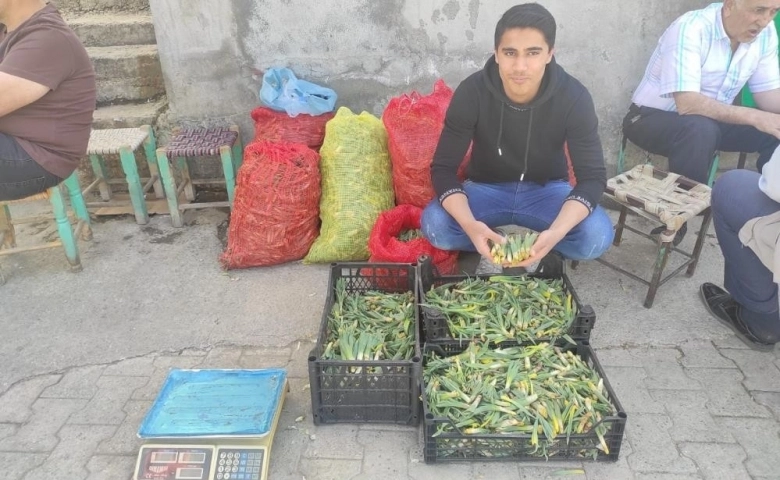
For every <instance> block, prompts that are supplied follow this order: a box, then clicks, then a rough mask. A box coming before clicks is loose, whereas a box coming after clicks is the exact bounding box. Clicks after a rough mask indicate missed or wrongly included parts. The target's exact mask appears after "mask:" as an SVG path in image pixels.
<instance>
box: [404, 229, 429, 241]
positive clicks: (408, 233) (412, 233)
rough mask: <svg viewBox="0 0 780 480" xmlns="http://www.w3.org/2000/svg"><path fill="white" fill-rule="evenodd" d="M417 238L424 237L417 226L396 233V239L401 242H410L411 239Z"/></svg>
mask: <svg viewBox="0 0 780 480" xmlns="http://www.w3.org/2000/svg"><path fill="white" fill-rule="evenodd" d="M418 238H424V236H423V233H422V230H420V229H419V228H416V229H412V230H403V231H402V232H401V233H400V234H398V240H400V241H402V242H404V243H405V242H411V241H412V240H417V239H418Z"/></svg>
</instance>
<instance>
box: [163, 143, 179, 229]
mask: <svg viewBox="0 0 780 480" xmlns="http://www.w3.org/2000/svg"><path fill="white" fill-rule="evenodd" d="M157 166H158V167H159V168H160V178H161V179H162V183H163V187H164V188H165V198H166V199H167V200H168V211H169V212H170V214H171V223H173V226H174V227H181V226H182V225H183V223H182V219H181V212H180V211H179V199H178V198H177V196H176V179H174V178H173V174H172V172H171V163H170V160H168V155H166V153H165V149H164V148H159V149H157Z"/></svg>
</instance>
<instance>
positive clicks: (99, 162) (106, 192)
mask: <svg viewBox="0 0 780 480" xmlns="http://www.w3.org/2000/svg"><path fill="white" fill-rule="evenodd" d="M142 144H143V146H144V151H145V153H146V162H147V164H148V165H149V174H150V178H143V179H142V178H141V177H140V176H139V175H138V165H137V164H136V160H135V151H136V150H137V149H138V147H140V146H141V145H142ZM156 149H157V146H156V142H155V138H154V132H153V131H152V127H150V126H149V125H144V126H143V127H140V128H114V129H107V130H92V133H91V134H90V136H89V146H88V147H87V153H88V154H89V159H90V161H91V162H92V171H93V172H95V181H94V182H92V183H91V184H90V185H89V186H88V187H87V188H85V189H84V192H83V194H84V195H86V194H88V193H89V192H91V191H92V189H94V188H95V186H97V187H98V188H99V189H100V197H101V198H102V199H103V201H102V202H88V203H87V206H88V207H122V206H126V205H127V202H126V201H113V202H112V201H111V184H112V183H114V184H116V183H127V188H128V191H129V192H130V203H131V204H132V206H133V213H134V214H135V221H136V222H137V223H139V224H141V225H144V224H146V223H149V213H148V211H147V209H146V192H148V191H149V189H151V188H154V194H155V196H156V197H157V198H163V196H164V194H163V189H162V184H161V183H160V174H159V172H158V169H157V157H156V155H155V150H156ZM109 154H119V159H120V161H121V163H122V170H123V171H124V173H125V179H124V180H122V179H109V178H108V174H107V172H106V164H105V162H104V160H103V155H109ZM142 181H143V182H145V183H142Z"/></svg>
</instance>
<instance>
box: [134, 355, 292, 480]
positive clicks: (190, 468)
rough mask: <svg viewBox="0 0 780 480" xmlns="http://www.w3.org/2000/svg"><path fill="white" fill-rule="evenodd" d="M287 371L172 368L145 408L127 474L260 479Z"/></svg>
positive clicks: (173, 479)
mask: <svg viewBox="0 0 780 480" xmlns="http://www.w3.org/2000/svg"><path fill="white" fill-rule="evenodd" d="M288 388H289V387H288V385H287V372H286V371H285V370H283V369H267V370H172V371H171V372H170V373H169V374H168V378H167V379H166V380H165V384H164V385H163V387H162V390H160V394H159V395H158V396H157V399H156V400H155V402H154V404H153V405H152V407H151V409H150V410H149V412H148V413H147V414H146V418H145V419H144V421H143V423H142V424H141V427H140V428H139V429H138V436H139V437H140V438H142V439H144V440H146V441H147V443H145V444H144V445H143V446H141V449H140V451H139V452H138V460H137V461H136V466H135V473H134V475H133V480H266V479H267V478H268V464H269V455H270V452H271V445H272V443H273V438H274V433H275V432H276V427H277V425H278V423H279V416H280V415H281V411H282V406H283V404H284V396H285V394H286V393H287V390H288Z"/></svg>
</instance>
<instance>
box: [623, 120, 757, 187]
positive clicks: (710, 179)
mask: <svg viewBox="0 0 780 480" xmlns="http://www.w3.org/2000/svg"><path fill="white" fill-rule="evenodd" d="M626 146H628V137H626V134H625V133H624V134H623V137H622V138H621V139H620V150H619V151H618V160H617V173H623V172H624V171H625V168H626ZM636 147H637V148H640V149H641V147H639V146H636ZM641 150H642V152H643V153H644V155H645V163H647V164H649V163H650V156H651V155H652V154H651V153H650V152H648V151H647V150H644V149H641ZM746 160H747V154H746V153H740V154H739V163H738V165H737V168H744V167H745V161H746ZM718 167H720V152H715V156H714V157H712V161H711V162H710V171H709V173H708V174H707V185H708V186H710V187H711V186H712V184H713V183H715V176H716V175H717V174H718Z"/></svg>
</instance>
